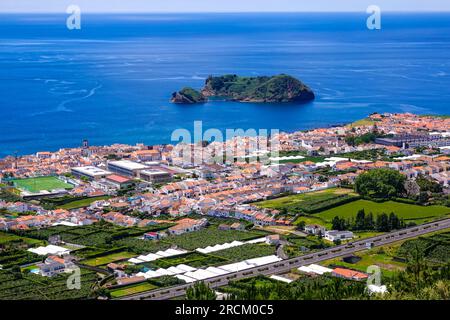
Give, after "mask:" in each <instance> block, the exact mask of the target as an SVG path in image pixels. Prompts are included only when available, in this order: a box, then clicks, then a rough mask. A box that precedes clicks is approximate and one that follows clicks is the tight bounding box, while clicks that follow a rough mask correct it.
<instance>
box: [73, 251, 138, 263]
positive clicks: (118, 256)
mask: <svg viewBox="0 0 450 320" xmlns="http://www.w3.org/2000/svg"><path fill="white" fill-rule="evenodd" d="M135 256H136V254H135V253H131V252H128V251H119V252H115V253H111V254H107V255H104V256H98V257H95V258H90V259H87V260H83V261H81V263H83V264H85V265H88V266H92V267H98V266H104V265H106V264H108V263H111V262H117V261H121V260H125V259H130V258H133V257H135Z"/></svg>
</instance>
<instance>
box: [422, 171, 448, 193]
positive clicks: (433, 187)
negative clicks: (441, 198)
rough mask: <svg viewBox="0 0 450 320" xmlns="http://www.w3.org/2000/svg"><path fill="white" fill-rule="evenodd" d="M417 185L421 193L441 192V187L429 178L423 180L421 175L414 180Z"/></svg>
mask: <svg viewBox="0 0 450 320" xmlns="http://www.w3.org/2000/svg"><path fill="white" fill-rule="evenodd" d="M416 183H417V185H418V186H419V187H420V191H421V192H427V191H428V192H431V193H440V192H442V186H441V185H440V184H439V183H437V182H436V181H433V180H431V179H429V178H425V177H424V176H423V175H420V176H418V177H417V179H416Z"/></svg>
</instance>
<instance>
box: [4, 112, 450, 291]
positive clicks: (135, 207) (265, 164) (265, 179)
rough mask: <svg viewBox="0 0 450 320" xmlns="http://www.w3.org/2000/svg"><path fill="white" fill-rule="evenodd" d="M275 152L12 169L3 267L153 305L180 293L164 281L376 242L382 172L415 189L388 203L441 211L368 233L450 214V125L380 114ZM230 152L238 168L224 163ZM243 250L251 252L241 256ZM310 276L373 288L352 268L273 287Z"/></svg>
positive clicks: (130, 151)
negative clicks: (367, 222) (373, 175)
mask: <svg viewBox="0 0 450 320" xmlns="http://www.w3.org/2000/svg"><path fill="white" fill-rule="evenodd" d="M271 139H272V141H274V140H276V141H277V143H276V144H277V150H271V149H270V148H269V149H268V150H265V151H264V152H262V151H261V150H258V149H256V150H255V149H251V148H248V147H249V146H250V145H256V146H257V145H258V144H261V142H262V141H264V143H267V141H268V139H263V137H235V138H233V139H231V140H228V141H225V142H212V143H209V142H206V141H201V142H198V143H195V144H178V145H151V146H148V145H145V144H136V145H124V144H114V145H110V146H91V145H89V142H88V141H87V140H85V141H83V143H82V145H81V146H80V147H78V148H63V149H60V150H58V151H40V152H37V153H35V154H32V155H11V156H8V157H6V158H3V159H0V178H1V180H0V183H1V184H0V187H1V196H0V230H1V231H0V232H2V236H1V237H0V240H2V238H4V237H7V235H10V236H11V237H13V238H17V241H18V242H17V244H19V245H18V246H16V244H15V243H13V242H11V243H10V242H7V241H5V242H3V241H0V265H1V266H2V268H3V269H6V268H8V266H13V265H15V264H14V263H12V262H14V261H12V260H11V259H3V255H2V254H3V253H5V254H6V253H7V252H8V250H12V249H11V247H13V248H14V250H16V251H17V252H16V251H14V252H16V255H17V256H18V257H20V259H19V260H20V261H22V262H23V263H21V262H20V261H19V263H18V265H19V267H20V268H22V270H28V271H29V272H31V273H32V274H34V275H35V276H45V277H49V278H54V277H55V276H57V275H59V274H60V273H70V272H71V270H73V269H74V268H77V267H81V268H82V269H84V268H86V270H88V272H90V273H91V274H94V275H97V276H100V279H101V281H99V282H98V283H100V282H101V285H99V286H100V287H101V290H103V291H101V290H99V291H98V292H101V294H99V296H101V297H105V296H106V297H109V298H122V297H127V296H131V295H132V294H139V293H140V292H151V291H152V290H154V289H156V288H158V287H164V283H165V282H164V281H166V282H167V281H169V280H164V281H160V282H148V281H149V280H151V279H160V278H161V277H162V278H164V279H166V278H170V279H173V280H172V281H174V282H170V281H169V283H170V284H171V285H174V284H177V283H191V282H196V281H200V280H205V279H209V278H214V277H216V276H219V275H225V274H229V273H233V272H238V271H242V270H245V269H247V268H251V267H259V266H264V265H266V264H270V263H275V262H277V261H283V260H284V259H288V258H290V257H293V256H296V255H302V254H306V253H308V252H314V251H315V250H318V249H324V248H327V247H330V246H338V245H340V244H341V243H346V242H347V241H352V240H356V239H362V238H364V237H365V236H366V234H364V233H362V232H359V231H361V230H363V229H361V228H360V229H358V228H357V227H356V226H353V224H354V225H357V218H355V217H356V213H357V212H356V211H358V210H360V209H363V210H365V214H366V217H367V215H368V213H369V211H371V210H376V209H372V207H371V206H368V207H364V206H362V203H365V202H368V201H369V200H368V197H369V196H374V195H373V194H364V192H365V191H364V189H363V188H362V187H358V186H355V185H356V184H357V183H356V182H357V180H358V179H359V178H360V177H361V176H362V175H365V174H367V173H369V172H371V171H379V170H381V171H380V172H383V170H387V172H395V173H398V174H400V175H401V176H400V177H401V178H402V179H403V180H404V181H403V182H402V183H404V187H403V184H402V186H401V187H402V188H403V191H402V193H401V194H400V193H397V194H396V195H395V196H394V195H393V194H389V201H394V202H395V203H396V204H397V203H398V205H399V206H413V205H414V206H417V208H419V207H420V206H422V205H423V208H424V209H423V210H428V209H430V208H431V209H433V206H436V208H438V207H439V210H440V211H437V210H434V211H433V213H432V214H431V213H430V214H429V212H428V211H426V212H424V213H423V214H422V213H418V215H417V217H409V216H408V215H407V214H406V213H403V211H402V210H405V212H406V211H407V208H406V207H405V209H403V207H399V209H398V211H396V210H397V209H396V208H394V207H393V208H392V210H390V211H387V210H388V209H386V212H385V213H386V214H387V215H389V214H391V213H392V214H393V215H394V216H395V219H396V218H397V215H398V218H400V222H398V221H397V222H396V223H397V224H395V226H394V222H392V221H394V220H395V219H394V218H392V216H391V217H389V219H390V220H389V221H390V223H391V222H392V225H391V229H389V230H388V229H386V230H382V229H370V228H369V227H366V229H364V230H365V231H368V230H374V231H377V232H380V231H391V230H395V229H397V228H401V227H407V226H413V225H416V224H421V223H425V222H429V221H431V220H433V219H437V218H444V217H445V216H448V215H449V214H450V209H448V206H449V196H448V195H449V190H450V170H449V169H450V118H448V117H445V116H422V115H414V114H409V113H406V114H388V113H386V114H378V113H374V114H372V115H370V116H368V117H367V118H366V119H363V120H360V121H357V122H355V123H352V124H347V125H341V126H333V127H328V128H318V129H313V130H308V131H298V132H293V133H284V132H282V133H278V134H277V135H276V136H273V137H271ZM274 145H275V144H272V146H274ZM186 150H188V151H189V150H190V151H192V154H191V153H189V154H187V151H186ZM230 150H232V151H233V152H232V153H231V154H232V157H231V158H230V157H225V156H224V155H225V154H226V153H227V154H230V152H229V151H230ZM234 151H236V152H234ZM275 151H276V152H275ZM205 155H208V156H205ZM263 156H264V158H265V159H264V161H262V160H261V159H262V158H263ZM260 158H261V159H260ZM199 159H200V161H199ZM427 186H430V187H429V189H426V188H428V187H427ZM380 192H381V191H380ZM296 199H297V200H296ZM356 203H361V207H357V208H355V212H354V215H355V216H354V217H353V218H349V219H348V220H347V221H343V220H345V219H344V218H343V216H340V215H339V214H340V211H338V210H335V209H339V208H343V207H344V206H347V205H350V204H356ZM374 203H375V205H378V203H377V202H374ZM375 205H374V207H375ZM419 205H420V206H419ZM420 208H421V207H420ZM445 208H447V209H448V210H447V209H445ZM333 210H335V211H336V212H335V213H334V212H331V211H333ZM417 211H418V212H419V211H420V210H419V209H418V210H417ZM373 213H374V215H375V213H376V212H375V211H374V212H373ZM377 213H379V212H377ZM358 214H359V212H358ZM370 216H371V219H372V212H371V214H370ZM340 218H341V220H340ZM377 218H378V217H377ZM355 219H356V220H355ZM376 220H377V221H376V224H377V225H378V223H380V224H381V223H382V222H379V221H378V219H376ZM380 220H381V219H380ZM391 220H392V221H391ZM340 221H341V222H342V223H341V224H340ZM350 226H353V227H350ZM399 226H401V227H399ZM380 228H382V227H380ZM77 230H78V231H77ZM96 234H97V236H95V235H96ZM377 234H378V233H377ZM21 238H23V239H22V240H20V239H21ZM91 239H92V240H91ZM19 240H20V241H19ZM91 241H92V242H91ZM297 242H298V243H299V245H297ZM243 248H252V250H247V251H252V252H250V253H249V252H247V251H242V252H241V253H239V252H240V251H238V250H244V249H243ZM259 251H261V254H259ZM231 253H234V256H233V258H230V256H231V255H232V254H231ZM6 257H7V258H8V256H6ZM172 262H173V263H172ZM203 262H204V263H203ZM302 273H303V274H309V275H315V276H321V275H323V274H324V273H329V274H332V275H333V276H336V277H341V278H345V279H350V280H356V281H358V280H361V279H366V278H367V274H366V273H364V272H361V271H359V270H358V269H357V268H356V269H352V268H349V267H348V264H347V266H343V265H339V264H336V265H334V267H330V266H329V265H328V266H324V265H322V266H320V265H318V264H314V263H313V264H310V266H309V267H307V266H302V267H300V268H298V270H297V269H296V270H295V272H288V273H287V274H284V275H283V274H282V275H280V274H278V275H277V274H273V275H272V280H276V281H284V282H287V283H289V282H291V281H294V280H295V279H296V277H297V276H298V274H302ZM93 277H94V276H93ZM107 277H109V278H108V280H104V279H106V278H107ZM91 280H92V279H91ZM177 281H178V282H177ZM128 287H130V288H141V289H142V290H141V289H136V290H130V291H129V292H128V291H126V288H128ZM124 288H125V289H124ZM373 290H374V291H376V292H380V290H381V291H383V290H385V288H384V289H380V288H373ZM105 292H107V293H105ZM83 294H86V292H84V293H83ZM218 294H219V293H218Z"/></svg>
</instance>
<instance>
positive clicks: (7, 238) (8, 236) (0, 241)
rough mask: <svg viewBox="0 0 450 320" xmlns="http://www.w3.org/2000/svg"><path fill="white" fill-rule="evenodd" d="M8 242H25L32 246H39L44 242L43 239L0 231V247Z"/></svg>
mask: <svg viewBox="0 0 450 320" xmlns="http://www.w3.org/2000/svg"><path fill="white" fill-rule="evenodd" d="M8 243H14V244H20V243H23V244H26V245H29V246H31V247H33V246H40V245H43V244H44V243H45V241H42V240H37V239H32V238H27V237H21V236H18V235H15V234H12V233H6V232H1V231H0V247H1V246H3V245H7V244H8Z"/></svg>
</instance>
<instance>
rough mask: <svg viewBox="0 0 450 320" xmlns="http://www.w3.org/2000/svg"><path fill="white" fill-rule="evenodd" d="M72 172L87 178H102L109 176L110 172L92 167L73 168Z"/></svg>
mask: <svg viewBox="0 0 450 320" xmlns="http://www.w3.org/2000/svg"><path fill="white" fill-rule="evenodd" d="M72 170H75V171H78V172H80V173H82V174H86V175H89V176H103V175H108V174H111V172H109V171H106V170H103V169H100V168H97V167H94V166H86V167H75V168H72Z"/></svg>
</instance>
